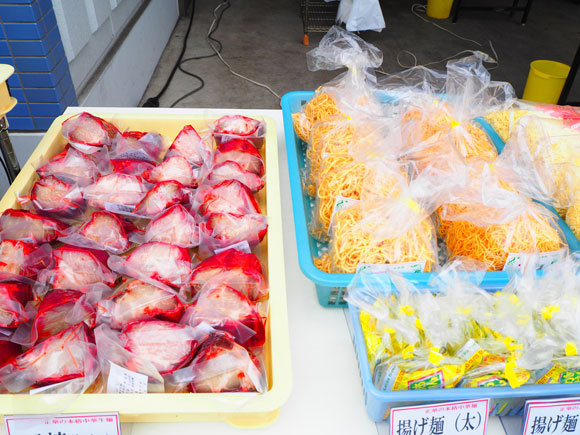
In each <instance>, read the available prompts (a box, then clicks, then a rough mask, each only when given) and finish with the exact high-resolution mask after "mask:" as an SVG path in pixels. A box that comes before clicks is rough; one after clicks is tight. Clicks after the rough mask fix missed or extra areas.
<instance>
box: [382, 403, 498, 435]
mask: <svg viewBox="0 0 580 435" xmlns="http://www.w3.org/2000/svg"><path fill="white" fill-rule="evenodd" d="M488 412H489V399H479V400H466V401H463V402H449V403H437V404H434V405H423V406H406V407H402V408H394V409H393V410H391V435H454V434H459V435H466V434H469V435H483V434H485V428H486V426H487V414H488Z"/></svg>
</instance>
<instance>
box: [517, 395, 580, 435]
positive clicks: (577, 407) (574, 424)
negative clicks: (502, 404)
mask: <svg viewBox="0 0 580 435" xmlns="http://www.w3.org/2000/svg"><path fill="white" fill-rule="evenodd" d="M579 419H580V398H575V399H555V400H528V401H527V402H526V407H525V410H524V419H523V422H522V424H523V426H522V433H523V434H524V435H528V434H529V435H531V434H534V435H548V434H580V424H578V423H579V421H578V420H579Z"/></svg>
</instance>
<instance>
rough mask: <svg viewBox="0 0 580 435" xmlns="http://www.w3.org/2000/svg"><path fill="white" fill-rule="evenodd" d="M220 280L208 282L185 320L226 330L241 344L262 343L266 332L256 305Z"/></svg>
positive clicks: (184, 321) (254, 344) (259, 344)
mask: <svg viewBox="0 0 580 435" xmlns="http://www.w3.org/2000/svg"><path fill="white" fill-rule="evenodd" d="M218 281H219V279H217V280H216V282H215V283H214V282H211V283H209V284H208V285H207V287H205V288H204V289H203V290H202V291H201V294H200V295H199V298H198V299H197V302H196V304H195V306H194V307H192V308H190V310H189V311H188V314H187V315H186V317H187V319H184V320H182V323H187V324H189V325H191V326H197V325H199V324H200V323H201V322H205V323H207V324H208V325H210V326H211V327H213V328H214V329H218V330H220V331H224V332H227V333H228V334H230V335H231V336H232V337H234V339H235V340H236V342H238V343H239V344H241V345H242V346H246V347H249V346H262V345H263V344H264V342H265V341H266V331H265V329H264V323H263V322H262V318H261V316H260V313H259V311H258V308H257V307H256V305H255V304H254V303H253V302H252V301H250V300H249V299H248V298H247V297H246V296H245V295H244V294H242V293H240V292H239V291H237V290H235V289H233V288H232V287H230V286H229V285H227V284H223V283H218Z"/></svg>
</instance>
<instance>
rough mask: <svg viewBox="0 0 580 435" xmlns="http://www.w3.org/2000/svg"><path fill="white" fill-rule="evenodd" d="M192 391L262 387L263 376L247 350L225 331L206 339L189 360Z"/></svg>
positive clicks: (213, 391)
mask: <svg viewBox="0 0 580 435" xmlns="http://www.w3.org/2000/svg"><path fill="white" fill-rule="evenodd" d="M192 365H193V366H194V371H195V377H194V380H193V382H192V389H193V391H194V392H195V393H234V392H250V391H263V389H264V386H263V383H264V382H265V381H264V376H263V374H262V373H261V372H260V369H259V368H258V367H259V364H258V363H257V362H256V361H255V360H254V358H253V357H252V356H251V355H250V354H249V353H248V351H247V350H246V349H245V348H244V347H242V346H240V345H239V344H237V343H236V342H235V341H234V340H233V339H232V338H231V337H229V336H228V335H227V334H221V333H216V334H212V335H210V337H209V338H208V339H207V340H205V341H204V342H203V343H202V344H201V346H200V348H199V350H198V352H197V353H196V355H195V358H194V359H193V361H192Z"/></svg>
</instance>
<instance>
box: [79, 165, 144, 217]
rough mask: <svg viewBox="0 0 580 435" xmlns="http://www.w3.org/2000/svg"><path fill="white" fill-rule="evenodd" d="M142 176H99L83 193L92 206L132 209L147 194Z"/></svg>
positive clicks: (114, 174) (106, 208)
mask: <svg viewBox="0 0 580 435" xmlns="http://www.w3.org/2000/svg"><path fill="white" fill-rule="evenodd" d="M147 190H148V189H147V186H145V183H144V182H143V179H142V178H141V177H136V176H134V175H125V174H119V173H112V174H109V175H105V176H104V177H101V178H99V179H98V180H97V181H96V183H94V184H91V185H90V186H87V187H86V188H85V191H84V193H83V195H84V197H85V199H86V200H87V202H88V204H89V205H90V206H91V207H95V208H101V209H105V210H108V211H112V212H116V211H119V210H121V211H132V210H133V208H134V207H135V206H136V205H137V204H139V202H141V200H142V199H143V198H144V197H145V195H146V194H147Z"/></svg>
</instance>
